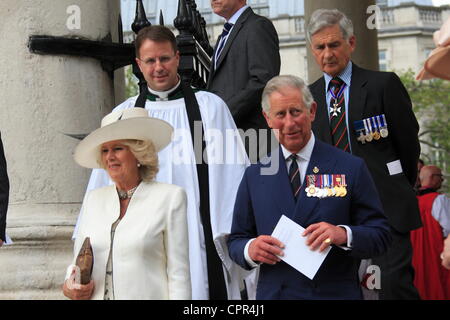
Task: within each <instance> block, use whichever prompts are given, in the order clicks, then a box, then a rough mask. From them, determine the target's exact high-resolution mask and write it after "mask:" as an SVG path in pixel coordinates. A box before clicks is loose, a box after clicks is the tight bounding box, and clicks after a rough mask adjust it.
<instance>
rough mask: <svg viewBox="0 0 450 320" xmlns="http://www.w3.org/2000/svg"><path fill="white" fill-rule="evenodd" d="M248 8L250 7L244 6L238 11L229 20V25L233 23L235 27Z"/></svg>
mask: <svg viewBox="0 0 450 320" xmlns="http://www.w3.org/2000/svg"><path fill="white" fill-rule="evenodd" d="M247 8H248V5H245V6H243V7H242V8H240V9H239V10H238V11H236V12H235V13H234V14H233V16H232V17H231V18H230V20H228V21H227V22H228V23H232V24H233V25H235V24H236V22H237V20H238V19H239V17H240V16H241V14H242V13H243V12H244V11H245V9H247Z"/></svg>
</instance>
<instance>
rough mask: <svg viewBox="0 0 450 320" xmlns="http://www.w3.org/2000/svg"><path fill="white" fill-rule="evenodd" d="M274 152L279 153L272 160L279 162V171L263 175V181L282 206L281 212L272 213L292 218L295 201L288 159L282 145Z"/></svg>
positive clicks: (280, 206) (279, 205)
mask: <svg viewBox="0 0 450 320" xmlns="http://www.w3.org/2000/svg"><path fill="white" fill-rule="evenodd" d="M273 153H274V154H278V159H276V158H274V157H273V156H272V157H271V162H272V161H277V162H278V170H277V173H276V174H273V175H261V182H262V183H263V184H266V186H265V188H266V190H268V192H269V194H270V196H272V197H273V198H274V199H275V202H276V203H277V205H278V207H279V208H280V211H279V212H277V213H271V214H276V215H279V216H280V217H281V215H282V214H284V215H285V216H287V217H290V218H292V216H293V215H294V209H295V201H294V195H293V194H292V188H291V184H290V183H289V177H288V172H287V168H286V161H285V159H284V155H283V152H282V151H281V147H279V148H278V150H274V151H273ZM277 221H278V220H277Z"/></svg>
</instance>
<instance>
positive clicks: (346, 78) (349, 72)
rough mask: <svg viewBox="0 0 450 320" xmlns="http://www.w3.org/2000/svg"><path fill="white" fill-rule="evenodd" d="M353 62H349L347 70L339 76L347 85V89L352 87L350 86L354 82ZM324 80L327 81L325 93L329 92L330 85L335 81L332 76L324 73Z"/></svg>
mask: <svg viewBox="0 0 450 320" xmlns="http://www.w3.org/2000/svg"><path fill="white" fill-rule="evenodd" d="M352 66H353V64H352V62H351V61H349V62H348V63H347V66H346V67H345V69H344V70H343V71H342V72H341V73H340V74H339V75H338V77H339V78H341V79H342V81H344V82H345V84H346V85H347V88H348V87H350V84H351V82H352ZM323 76H324V79H325V91H326V90H328V85H329V84H330V81H331V79H333V77H332V76H330V75H329V74H328V73H325V72H324V73H323Z"/></svg>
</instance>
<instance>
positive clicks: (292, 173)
mask: <svg viewBox="0 0 450 320" xmlns="http://www.w3.org/2000/svg"><path fill="white" fill-rule="evenodd" d="M297 158H298V156H297V155H296V154H295V153H293V154H291V155H290V156H289V157H288V159H290V160H291V161H292V162H291V166H290V167H289V181H290V182H291V187H292V193H293V195H294V198H295V200H297V197H298V194H299V192H300V186H301V185H300V170H299V168H298V164H297Z"/></svg>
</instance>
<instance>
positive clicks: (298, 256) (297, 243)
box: [272, 215, 331, 280]
mask: <svg viewBox="0 0 450 320" xmlns="http://www.w3.org/2000/svg"><path fill="white" fill-rule="evenodd" d="M303 231H305V229H304V228H303V227H302V226H300V225H299V224H297V223H295V222H294V221H292V220H291V219H289V218H288V217H286V216H285V215H282V216H281V218H280V220H279V221H278V223H277V225H276V227H275V229H274V230H273V233H272V237H274V238H277V239H278V240H280V241H281V242H282V243H283V244H284V246H285V247H284V250H283V252H284V256H282V257H279V258H280V259H281V260H283V261H284V262H286V263H287V264H289V265H290V266H292V267H293V268H295V269H296V270H298V271H300V272H301V273H303V274H304V275H305V276H307V277H308V278H309V279H311V280H312V279H313V278H314V276H315V275H316V273H317V271H318V270H319V268H320V266H321V265H322V263H323V261H324V260H325V258H326V257H327V255H328V252H330V250H331V247H328V248H327V249H325V250H324V251H322V252H319V249H317V250H316V251H312V250H311V249H310V248H309V246H307V245H306V239H307V237H302V234H303Z"/></svg>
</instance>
